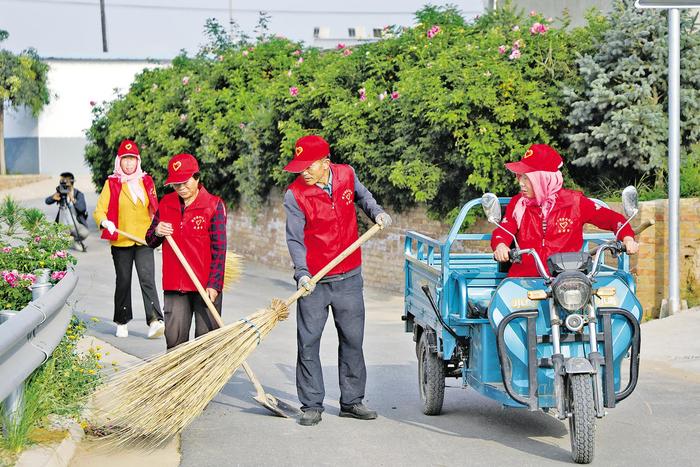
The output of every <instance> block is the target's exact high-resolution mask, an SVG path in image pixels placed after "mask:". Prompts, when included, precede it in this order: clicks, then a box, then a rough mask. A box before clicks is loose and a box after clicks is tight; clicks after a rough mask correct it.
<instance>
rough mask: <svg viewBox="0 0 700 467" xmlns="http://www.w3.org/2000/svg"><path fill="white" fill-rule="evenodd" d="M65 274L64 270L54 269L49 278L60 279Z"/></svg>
mask: <svg viewBox="0 0 700 467" xmlns="http://www.w3.org/2000/svg"><path fill="white" fill-rule="evenodd" d="M65 275H66V271H54V272H52V273H51V280H52V281H60V280H61V279H63V278H64V277H65Z"/></svg>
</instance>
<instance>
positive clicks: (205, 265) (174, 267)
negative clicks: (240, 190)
mask: <svg viewBox="0 0 700 467" xmlns="http://www.w3.org/2000/svg"><path fill="white" fill-rule="evenodd" d="M199 178H200V176H199V164H198V163H197V160H196V159H195V158H194V156H192V155H190V154H178V155H176V156H174V157H173V158H172V159H170V162H168V178H167V179H166V181H165V184H166V185H170V186H172V187H173V189H174V190H175V191H174V192H173V193H169V194H167V195H165V196H163V199H161V200H160V204H159V207H158V211H157V212H156V214H155V216H154V217H153V222H151V226H150V228H149V229H148V232H147V233H146V242H147V243H148V246H150V247H151V248H157V247H158V246H159V245H161V244H163V295H164V306H163V310H164V312H165V340H166V345H167V348H168V349H171V348H173V347H175V346H177V345H179V344H182V343H183V342H187V340H189V336H190V326H191V325H192V316H193V315H194V318H195V337H199V336H201V335H202V334H205V333H207V332H209V331H211V330H213V329H215V328H216V322H215V321H214V320H213V319H212V318H211V316H210V315H209V312H208V310H207V306H206V304H205V303H204V300H202V298H201V297H200V295H199V293H198V292H197V288H196V287H195V285H194V283H193V282H192V280H191V279H190V278H189V276H188V275H187V272H186V271H185V269H184V268H183V266H182V265H181V264H180V261H179V260H178V258H177V256H175V252H174V251H173V249H172V248H171V247H170V245H169V243H168V242H165V243H163V237H165V236H166V235H170V236H171V237H172V238H173V240H175V243H176V244H177V246H178V247H179V248H180V250H182V253H183V255H184V256H185V258H186V259H187V262H188V263H189V264H190V266H191V267H192V269H193V270H194V272H195V275H196V276H197V278H198V279H199V282H200V283H201V284H202V285H203V286H204V287H205V288H206V291H207V293H208V294H209V298H210V299H211V301H212V302H213V303H214V306H215V307H216V309H217V310H218V311H219V314H221V298H222V296H221V290H222V288H223V283H224V269H225V263H226V207H225V206H224V202H223V201H222V200H221V198H219V197H218V196H214V195H212V194H210V193H209V192H208V191H207V190H206V189H205V188H204V186H203V185H202V184H201V183H200V182H199Z"/></svg>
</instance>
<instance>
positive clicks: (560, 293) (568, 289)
mask: <svg viewBox="0 0 700 467" xmlns="http://www.w3.org/2000/svg"><path fill="white" fill-rule="evenodd" d="M552 293H553V295H554V299H555V300H556V301H557V303H558V304H559V305H561V306H562V308H564V309H565V310H567V311H577V310H580V309H582V308H583V307H584V306H586V304H587V303H588V302H590V300H591V281H590V280H589V279H588V277H586V276H585V275H584V274H583V273H581V272H579V271H566V272H563V273H561V274H560V275H559V276H557V278H556V279H555V280H554V283H553V284H552Z"/></svg>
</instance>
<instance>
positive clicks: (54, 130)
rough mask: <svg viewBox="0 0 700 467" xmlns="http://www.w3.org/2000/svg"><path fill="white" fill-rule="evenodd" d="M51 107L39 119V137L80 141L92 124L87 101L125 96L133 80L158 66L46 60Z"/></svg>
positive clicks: (135, 63)
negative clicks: (116, 94)
mask: <svg viewBox="0 0 700 467" xmlns="http://www.w3.org/2000/svg"><path fill="white" fill-rule="evenodd" d="M47 62H48V64H49V66H50V67H51V69H50V71H49V83H48V84H49V89H50V90H51V94H52V99H51V103H50V104H49V105H48V106H47V107H45V108H44V110H43V112H42V113H41V115H40V116H39V137H41V138H70V137H81V138H82V137H84V136H85V130H87V129H88V128H89V127H90V125H91V123H92V106H91V105H90V101H93V102H96V103H98V104H101V103H102V102H103V101H109V100H112V99H114V98H115V97H116V96H115V88H116V89H117V92H119V93H126V92H127V91H128V90H129V86H131V83H132V82H133V81H134V76H135V75H136V74H137V73H140V72H141V71H143V69H144V68H149V69H150V68H155V67H158V66H160V65H156V64H153V63H146V62H143V61H97V60H95V61H93V60H84V61H82V60H75V61H74V60H48V61H47Z"/></svg>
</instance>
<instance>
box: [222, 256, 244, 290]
mask: <svg viewBox="0 0 700 467" xmlns="http://www.w3.org/2000/svg"><path fill="white" fill-rule="evenodd" d="M242 274H243V257H242V256H241V255H238V254H236V253H234V252H233V251H231V250H228V251H226V267H225V268H224V290H228V289H229V288H230V287H231V286H232V285H233V284H235V283H236V282H238V280H239V279H240V278H241V275H242Z"/></svg>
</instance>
